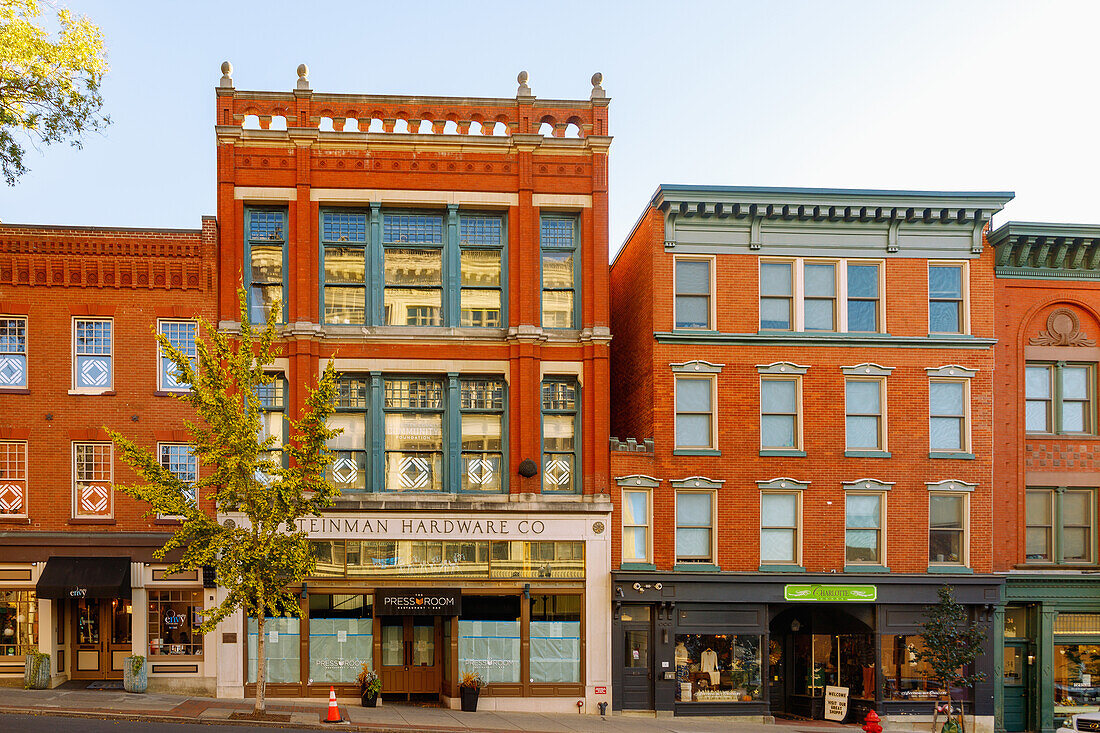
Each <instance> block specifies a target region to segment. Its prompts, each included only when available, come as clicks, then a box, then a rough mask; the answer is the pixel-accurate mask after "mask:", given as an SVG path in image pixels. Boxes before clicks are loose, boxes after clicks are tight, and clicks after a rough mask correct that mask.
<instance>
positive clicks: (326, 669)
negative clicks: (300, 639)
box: [309, 593, 374, 685]
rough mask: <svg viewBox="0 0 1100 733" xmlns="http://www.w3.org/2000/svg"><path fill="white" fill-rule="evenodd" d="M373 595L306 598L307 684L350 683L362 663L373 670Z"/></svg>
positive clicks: (322, 595) (353, 680)
mask: <svg viewBox="0 0 1100 733" xmlns="http://www.w3.org/2000/svg"><path fill="white" fill-rule="evenodd" d="M373 604H374V599H373V596H370V595H360V594H354V595H325V594H318V593H311V594H310V596H309V681H310V683H311V684H326V685H329V684H335V685H339V684H345V685H350V684H354V682H355V678H356V676H357V675H358V674H359V670H361V669H362V668H363V665H364V664H366V665H368V666H369V667H371V668H372V669H373V667H374V661H373V653H374V636H373V633H374V629H373V627H374V614H373Z"/></svg>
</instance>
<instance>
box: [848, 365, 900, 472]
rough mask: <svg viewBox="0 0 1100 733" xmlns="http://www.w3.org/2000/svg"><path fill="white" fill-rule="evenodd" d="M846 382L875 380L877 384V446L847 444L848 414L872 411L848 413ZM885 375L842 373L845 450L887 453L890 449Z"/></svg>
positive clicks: (861, 413)
mask: <svg viewBox="0 0 1100 733" xmlns="http://www.w3.org/2000/svg"><path fill="white" fill-rule="evenodd" d="M848 382H876V383H877V384H878V386H879V387H878V401H879V420H878V433H879V435H878V447H877V448H855V447H852V446H850V445H848V415H849V414H853V415H857V416H859V415H871V414H872V413H869V412H867V413H863V412H857V413H849V412H848ZM886 405H887V402H886V377H884V376H866V377H865V376H857V375H853V374H845V375H844V450H846V451H872V452H876V453H887V452H889V450H890V444H889V441H888V440H887V438H888V436H889V434H890V431H889V429H888V427H887V426H888V424H889V423H888V422H887V409H886Z"/></svg>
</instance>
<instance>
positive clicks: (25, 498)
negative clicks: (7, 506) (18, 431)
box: [0, 440, 30, 519]
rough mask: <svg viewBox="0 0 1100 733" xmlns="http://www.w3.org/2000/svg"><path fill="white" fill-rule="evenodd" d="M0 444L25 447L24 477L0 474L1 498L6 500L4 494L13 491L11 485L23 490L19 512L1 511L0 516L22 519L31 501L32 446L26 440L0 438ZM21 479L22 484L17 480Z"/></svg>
mask: <svg viewBox="0 0 1100 733" xmlns="http://www.w3.org/2000/svg"><path fill="white" fill-rule="evenodd" d="M0 445H16V446H22V448H23V478H21V479H9V478H4V477H3V476H0V500H4V499H5V497H4V494H7V493H9V492H10V491H11V489H10V488H9V487H12V486H14V487H15V489H16V490H21V494H22V497H21V502H22V504H21V509H22V511H19V512H6V513H5V512H0V518H4V519H21V518H25V517H26V516H27V504H28V503H29V495H30V477H29V476H28V474H29V473H30V446H29V445H28V444H27V441H25V440H0ZM19 481H21V482H22V483H23V485H22V486H19V485H18V483H17V482H19Z"/></svg>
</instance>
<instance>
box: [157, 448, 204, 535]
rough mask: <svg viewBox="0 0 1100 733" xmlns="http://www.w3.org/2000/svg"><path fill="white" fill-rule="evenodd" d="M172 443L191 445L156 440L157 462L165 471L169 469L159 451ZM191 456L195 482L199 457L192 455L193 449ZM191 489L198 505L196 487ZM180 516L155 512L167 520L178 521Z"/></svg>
mask: <svg viewBox="0 0 1100 733" xmlns="http://www.w3.org/2000/svg"><path fill="white" fill-rule="evenodd" d="M173 445H183V446H187V447H188V448H190V447H191V446H190V444H188V443H183V442H180V441H178V440H160V441H157V463H159V464H160V466H161V468H163V469H164V470H166V471H168V470H170V469H169V467H168V466H165V465H164V463H163V461H162V458H161V453H160V451H161V448H162V447H163V446H173ZM192 457H193V458H194V459H195V481H196V482H197V481H198V480H199V457H198V456H196V455H194V452H193V451H192ZM177 478H178V477H177ZM192 490H193V491H194V492H195V505H196V506H198V502H199V494H198V488H197V487H194V486H192ZM182 518H183V517H182V515H180V514H160V513H158V514H157V519H167V520H177V521H178V520H180V519H182Z"/></svg>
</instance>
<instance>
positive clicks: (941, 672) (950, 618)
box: [915, 585, 986, 733]
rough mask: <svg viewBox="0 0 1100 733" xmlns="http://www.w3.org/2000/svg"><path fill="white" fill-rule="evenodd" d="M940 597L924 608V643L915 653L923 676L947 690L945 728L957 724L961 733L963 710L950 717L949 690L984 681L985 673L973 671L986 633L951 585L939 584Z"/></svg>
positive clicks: (951, 700) (922, 634)
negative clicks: (955, 716)
mask: <svg viewBox="0 0 1100 733" xmlns="http://www.w3.org/2000/svg"><path fill="white" fill-rule="evenodd" d="M939 596H940V600H939V603H937V604H936V605H934V606H927V607H926V608H925V609H924V621H922V622H921V637H922V639H923V640H924V644H923V647H922V648H921V649H918V650H916V651H915V654H916V657H917V659H918V660H919V661H920V662H923V663H924V664H923V665H922V666H921V667H919V669H920V670H921V673H922V674H923V675H924V677H925V679H927V680H928V681H929V682H930V683H933V684H938V685H940V686H941V687H942V688H943V689H944V690H945V691H946V692H947V703H948V724H947V725H946V726H944V730H945V731H947V727H948V726H956V725H957V726H958V729H959V731H960V733H961V732H962V731H965V723H964V720H963V715H962V712H961V711H960V713H959V717H958V719H957V723H954V722H953V721H952V720H951V717H950V715H951V710H952V709H954V699H953V698H952V692H951V691H952V690H953V689H959V688H962V689H973V687H974V685H976V684H977V683H979V682H982V681H984V680H985V673H984V672H978V671H975V669H974V662H975V660H977V658H978V657H979V656H981V655H982V646H983V645H984V644H985V640H986V632H985V630H984V629H982V628H980V627H979V626H978V625H977V624H975V623H973V622H972V621H971V620H970V617H969V615H968V614H967V611H966V608H965V607H963V606H962V605H961V604H960V603H959V602H958V601H956V600H955V596H954V595H953V590H952V588H951V586H948V585H941V586H940V589H939ZM933 727H935V726H934V724H933Z"/></svg>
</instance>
